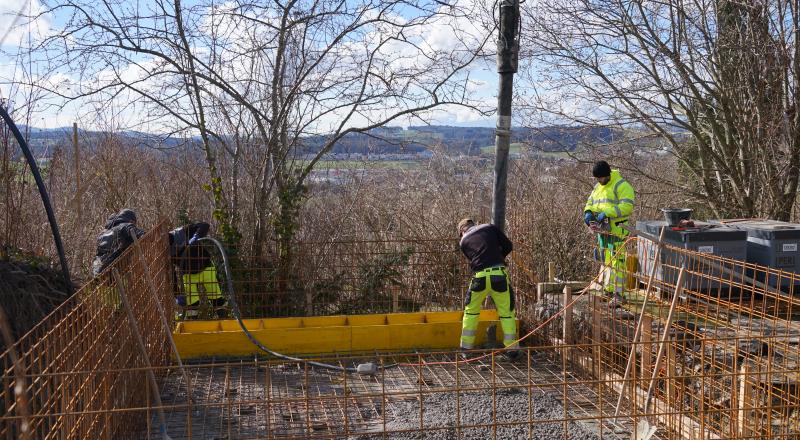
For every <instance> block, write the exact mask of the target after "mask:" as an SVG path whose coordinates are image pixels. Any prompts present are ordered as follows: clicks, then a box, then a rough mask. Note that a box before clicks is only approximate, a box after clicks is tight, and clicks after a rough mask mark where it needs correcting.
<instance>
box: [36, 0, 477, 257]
mask: <svg viewBox="0 0 800 440" xmlns="http://www.w3.org/2000/svg"><path fill="white" fill-rule="evenodd" d="M478 8H479V6H475V5H468V6H458V5H453V6H447V5H444V4H443V3H441V2H438V1H436V0H412V1H406V0H381V1H371V0H362V1H357V2H350V1H348V2H344V1H331V0H306V1H300V0H290V1H287V2H270V1H255V2H244V1H234V2H224V3H217V2H213V1H208V2H200V3H193V4H192V5H191V6H185V5H182V4H181V2H180V0H174V1H173V2H163V1H155V2H152V3H145V4H143V3H136V4H131V3H129V2H122V1H118V2H111V1H103V2H102V3H99V4H97V3H96V2H93V1H82V0H66V1H58V2H53V3H52V4H51V5H50V7H49V9H48V10H47V11H46V12H45V13H44V14H58V16H59V17H65V19H64V23H65V24H64V26H63V27H62V28H60V29H57V30H56V31H55V32H54V33H53V34H52V35H51V36H49V37H48V38H47V39H46V40H45V41H43V42H41V44H39V45H37V46H36V47H34V48H33V52H32V53H33V55H32V56H33V57H34V61H35V62H38V63H40V64H42V65H46V66H48V68H49V70H48V72H49V75H50V76H53V77H55V76H58V75H61V76H62V77H64V78H66V79H65V80H64V81H63V82H62V83H61V84H58V85H56V86H54V87H50V88H49V89H48V90H49V91H50V92H53V93H55V94H57V95H58V96H59V97H61V98H63V99H68V100H82V99H87V100H89V99H91V100H94V101H95V102H101V103H107V105H109V106H117V107H122V108H124V109H125V110H126V112H127V113H129V114H132V115H135V119H136V120H137V121H136V122H138V123H142V124H150V126H151V127H152V126H155V127H157V128H158V129H160V130H161V131H162V132H164V133H166V134H176V133H181V134H183V135H187V136H190V137H191V139H194V140H195V142H196V143H197V145H198V147H199V148H200V149H201V151H202V153H203V155H204V157H205V162H206V166H207V168H208V174H209V176H210V177H209V178H210V182H209V184H208V190H209V191H211V194H212V196H213V200H214V206H215V212H214V216H215V218H216V220H217V221H218V223H219V224H220V226H221V229H222V233H223V235H224V237H225V238H226V239H227V241H228V242H229V243H235V242H237V241H238V237H239V236H240V232H244V233H245V234H248V235H249V236H252V237H253V241H252V243H253V251H254V253H256V254H260V253H261V252H263V250H264V245H265V243H266V239H267V238H268V235H269V233H270V232H274V233H275V235H276V236H277V239H278V242H279V243H281V246H279V248H280V249H281V252H286V251H288V248H287V247H286V246H287V245H288V242H289V240H290V239H291V238H292V236H293V234H294V231H295V229H296V228H295V223H296V217H297V215H298V212H299V211H298V208H299V206H300V203H302V201H303V200H304V197H305V196H304V187H305V186H304V182H305V180H306V179H307V178H308V176H309V174H310V173H311V171H312V170H313V167H314V165H315V164H316V163H317V162H318V161H319V160H320V158H321V157H322V156H323V155H324V154H326V153H327V152H329V151H330V150H331V149H332V147H333V146H334V145H335V144H336V142H337V141H339V140H340V139H342V138H343V137H344V136H346V135H347V134H348V133H353V132H367V131H369V130H371V129H373V128H375V127H379V126H381V125H384V124H387V123H390V122H392V121H397V120H398V119H399V118H413V117H422V116H424V115H425V113H426V112H427V111H429V110H432V109H434V108H437V107H439V106H442V105H468V106H469V105H472V102H471V101H470V96H469V93H468V85H469V84H470V75H471V73H470V66H471V65H472V64H473V62H474V61H475V60H476V59H477V58H478V57H479V56H480V55H481V52H482V49H483V47H484V44H485V43H486V41H487V39H488V37H489V35H491V30H492V29H493V24H492V23H491V22H489V23H478V22H476V17H482V16H488V17H491V15H486V14H483V13H481V12H482V11H479V10H478ZM30 18H31V19H36V18H37V17H30ZM432 29H437V35H447V36H448V37H449V38H448V39H447V40H446V41H444V42H439V41H437V40H435V39H433V40H432V39H430V38H427V36H428V35H427V33H428V32H430V31H431V30H432ZM312 134H323V135H325V136H326V137H325V140H324V142H323V143H322V145H321V146H320V147H319V148H316V149H313V150H312V149H309V148H308V147H305V146H304V139H306V137H307V136H308V135H312ZM245 212H246V213H250V214H252V220H250V216H247V217H246V218H242V217H241V214H242V213H245Z"/></svg>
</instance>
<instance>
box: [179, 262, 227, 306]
mask: <svg viewBox="0 0 800 440" xmlns="http://www.w3.org/2000/svg"><path fill="white" fill-rule="evenodd" d="M183 289H184V290H183V292H184V294H185V295H186V304H194V303H196V302H197V301H199V300H200V293H201V292H203V293H205V296H206V300H211V299H217V298H220V297H222V291H221V290H220V288H219V282H218V281H217V269H216V268H215V267H214V266H210V267H207V268H206V269H205V270H204V271H202V272H200V273H195V274H185V275H183Z"/></svg>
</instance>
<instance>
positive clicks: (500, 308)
mask: <svg viewBox="0 0 800 440" xmlns="http://www.w3.org/2000/svg"><path fill="white" fill-rule="evenodd" d="M458 232H459V234H460V235H461V242H460V247H461V252H463V253H464V255H465V256H466V257H467V259H468V260H469V265H470V269H472V272H473V276H472V281H471V282H470V286H469V289H468V290H467V297H466V298H465V300H464V305H465V307H464V318H463V320H462V325H461V348H462V349H463V350H469V349H472V348H474V347H475V336H476V332H477V330H478V321H479V320H480V313H481V304H482V303H483V300H484V299H485V298H486V295H491V297H492V301H494V305H495V307H496V308H497V313H498V315H499V316H500V326H501V327H502V329H503V345H504V346H505V347H506V348H512V349H513V348H517V347H519V344H518V342H517V321H516V316H515V314H514V291H513V290H512V289H511V283H510V281H509V278H508V270H507V269H506V266H505V258H506V256H507V255H508V254H510V253H511V250H512V249H513V245H512V244H511V241H510V240H509V239H508V237H506V235H505V234H504V233H503V231H501V230H500V228H498V227H496V226H495V225H491V224H483V225H476V224H475V222H474V221H473V220H472V219H470V218H465V219H463V220H461V221H459V222H458ZM519 355H520V353H519V351H518V350H509V351H507V352H506V356H507V357H509V358H511V359H515V358H517V357H519Z"/></svg>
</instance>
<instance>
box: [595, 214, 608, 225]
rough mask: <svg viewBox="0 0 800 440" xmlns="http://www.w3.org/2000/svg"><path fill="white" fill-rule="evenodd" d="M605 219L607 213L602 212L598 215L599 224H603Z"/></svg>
mask: <svg viewBox="0 0 800 440" xmlns="http://www.w3.org/2000/svg"><path fill="white" fill-rule="evenodd" d="M605 219H606V213H605V212H601V213H600V214H598V215H597V223H603V220H605Z"/></svg>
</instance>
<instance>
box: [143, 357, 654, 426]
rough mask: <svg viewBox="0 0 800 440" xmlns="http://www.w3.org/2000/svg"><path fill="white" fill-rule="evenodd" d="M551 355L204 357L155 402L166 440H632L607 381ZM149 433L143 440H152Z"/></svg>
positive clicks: (172, 380)
mask: <svg viewBox="0 0 800 440" xmlns="http://www.w3.org/2000/svg"><path fill="white" fill-rule="evenodd" d="M559 351H560V350H559V348H557V347H540V348H536V349H533V348H532V349H529V351H527V352H526V356H524V357H523V358H522V359H520V360H518V361H514V362H510V361H507V360H505V359H502V358H501V357H500V356H494V357H492V356H490V357H487V358H485V359H481V360H479V361H475V362H470V363H466V362H463V361H461V360H460V358H458V356H457V354H455V353H424V354H423V353H419V354H417V355H415V356H412V355H407V354H405V355H400V356H394V355H383V356H380V357H379V362H381V363H382V364H384V365H386V364H390V363H394V362H404V363H406V365H402V366H400V367H397V368H389V369H386V370H382V371H379V373H378V374H377V375H376V376H374V377H373V376H364V375H353V374H345V373H342V372H337V371H326V370H322V369H318V368H313V367H308V366H307V364H302V363H295V362H283V361H280V362H279V361H244V360H239V361H231V360H220V361H216V360H208V361H207V363H205V364H195V365H190V366H188V368H189V371H190V374H189V376H190V383H189V385H188V386H186V385H185V384H184V383H183V378H182V376H181V375H180V374H170V375H168V376H167V380H166V383H165V385H164V391H163V393H162V397H163V396H169V397H168V398H165V399H164V404H165V408H166V409H167V411H168V415H167V424H168V426H169V429H170V431H169V435H170V437H171V438H173V439H193V438H202V439H206V438H226V439H227V438H230V439H249V438H259V439H264V438H280V439H285V438H331V439H333V438H359V439H360V438H363V439H367V438H393V439H406V438H421V437H422V436H424V437H426V438H495V437H493V436H496V438H509V435H512V437H511V438H554V437H551V436H549V435H552V434H553V433H559V436H558V438H562V437H563V438H581V439H584V438H586V439H589V438H609V439H613V438H629V437H630V432H631V429H632V425H631V423H630V419H629V418H627V417H624V418H620V419H618V420H616V423H615V421H614V420H613V412H614V405H615V403H616V400H615V399H614V397H615V396H614V394H613V393H612V392H610V391H611V389H610V388H608V386H609V385H610V384H611V383H610V382H609V383H603V382H600V381H585V380H583V379H581V378H579V377H578V376H576V375H575V374H574V373H572V372H571V371H570V370H569V368H570V367H569V365H568V364H567V363H565V362H563V358H561V357H559V356H557V355H554V354H556V353H558V352H559ZM372 359H374V357H373V358H372ZM457 359H459V360H457ZM322 360H325V361H328V362H332V363H334V364H338V365H352V364H354V363H357V362H359V361H361V360H363V358H360V359H352V358H345V357H338V358H324V359H322ZM187 394H188V395H191V397H192V399H188V398H187ZM443 409H447V411H442V410H443ZM625 410H626V412H629V411H630V410H629V409H628V408H627V406H626V408H625ZM476 413H477V414H479V415H478V416H476ZM156 425H157V424H156V421H155V419H154V420H153V421H152V424H151V426H152V428H151V429H150V431H149V433H143V434H142V438H158V435H159V433H158V431H157V429H156ZM543 434H544V435H545V436H544V437H542V435H543ZM148 435H149V436H148ZM656 438H666V437H665V436H663V435H659V436H657V437H656Z"/></svg>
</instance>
